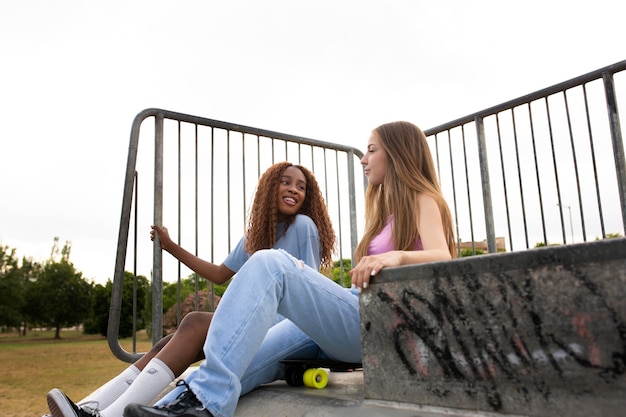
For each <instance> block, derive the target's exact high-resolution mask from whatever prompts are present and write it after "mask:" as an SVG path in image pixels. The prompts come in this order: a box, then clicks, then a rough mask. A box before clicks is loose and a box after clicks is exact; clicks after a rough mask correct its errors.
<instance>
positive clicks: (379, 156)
mask: <svg viewBox="0 0 626 417" xmlns="http://www.w3.org/2000/svg"><path fill="white" fill-rule="evenodd" d="M361 165H363V171H364V173H365V176H366V177H367V180H368V181H369V183H370V184H372V185H380V184H382V183H383V181H384V179H385V172H387V152H386V151H385V149H384V148H383V146H382V145H381V143H380V138H379V137H378V135H377V134H376V133H375V132H372V135H371V136H370V139H369V142H368V143H367V149H366V150H365V155H363V158H361Z"/></svg>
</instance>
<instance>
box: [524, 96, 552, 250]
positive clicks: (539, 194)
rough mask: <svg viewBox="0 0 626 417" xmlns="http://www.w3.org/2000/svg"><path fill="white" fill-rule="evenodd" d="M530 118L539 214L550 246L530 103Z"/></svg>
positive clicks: (545, 239) (546, 241) (544, 236)
mask: <svg viewBox="0 0 626 417" xmlns="http://www.w3.org/2000/svg"><path fill="white" fill-rule="evenodd" d="M528 117H529V122H530V137H531V140H532V143H533V157H534V161H535V176H536V178H537V194H538V196H539V213H540V214H541V227H542V229H543V243H544V244H545V245H547V244H548V235H547V233H546V221H545V217H544V213H543V201H542V197H541V179H540V176H539V164H538V163H537V145H536V141H535V124H534V122H533V111H532V108H531V107H530V103H528Z"/></svg>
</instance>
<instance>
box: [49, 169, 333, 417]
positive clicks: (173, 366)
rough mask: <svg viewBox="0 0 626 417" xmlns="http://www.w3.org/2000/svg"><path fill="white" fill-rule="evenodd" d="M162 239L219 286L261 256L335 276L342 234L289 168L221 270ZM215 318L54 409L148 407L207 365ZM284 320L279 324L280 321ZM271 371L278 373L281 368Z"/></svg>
mask: <svg viewBox="0 0 626 417" xmlns="http://www.w3.org/2000/svg"><path fill="white" fill-rule="evenodd" d="M155 232H156V235H157V236H158V240H159V241H160V243H161V248H162V249H163V250H165V251H167V252H169V253H170V254H172V255H173V256H174V257H175V258H177V259H178V260H179V261H180V262H182V263H184V264H185V265H187V266H188V267H189V268H191V269H192V270H193V271H195V272H196V273H198V275H200V276H202V277H204V278H206V279H207V280H209V281H211V282H214V283H216V284H222V283H224V282H226V281H227V280H228V279H230V278H231V277H232V276H233V275H235V273H236V272H237V271H238V270H239V269H240V268H241V267H242V266H243V265H244V264H245V263H246V261H247V260H248V258H249V257H250V256H251V255H252V254H254V253H255V252H257V251H259V250H261V249H271V248H274V249H280V250H284V251H285V252H288V253H289V254H291V255H292V256H293V257H295V258H297V259H299V260H301V261H302V262H304V263H305V264H306V265H308V266H310V267H311V268H314V269H316V270H317V269H320V268H321V269H322V270H329V269H330V267H331V266H332V258H331V257H332V254H333V252H334V245H335V232H334V230H333V227H332V224H331V221H330V217H329V215H328V211H327V209H326V203H325V201H324V198H323V196H322V193H321V191H320V189H319V186H318V183H317V181H316V180H315V177H314V175H313V174H312V173H311V172H310V171H309V170H308V169H306V168H304V167H302V166H300V165H293V164H291V163H289V162H281V163H277V164H274V165H272V166H271V167H270V168H268V169H267V170H266V171H265V173H264V174H263V175H262V176H261V178H260V179H259V182H258V185H257V190H256V193H255V197H254V201H253V204H252V207H251V208H250V212H249V215H248V221H247V225H246V234H245V236H244V237H242V238H241V240H240V241H239V243H238V245H237V246H236V247H235V249H234V250H233V251H232V252H231V253H230V254H229V255H228V257H227V258H226V259H225V260H224V262H223V263H222V264H221V265H216V264H213V263H211V262H208V261H205V260H203V259H200V258H199V257H197V256H195V255H193V254H192V253H190V252H188V251H187V250H185V249H183V248H182V247H180V246H179V245H178V244H176V243H175V242H173V241H172V239H171V238H170V236H169V234H168V231H167V228H165V227H159V226H156V225H155V226H152V231H151V232H150V236H151V239H153V240H154V238H155ZM235 279H237V278H235ZM242 279H243V278H242ZM212 317H213V313H210V312H202V311H195V312H192V313H189V314H187V315H186V316H185V317H184V318H183V320H182V321H181V323H180V326H179V328H178V330H177V331H176V332H175V333H174V334H173V335H170V336H168V337H165V338H164V339H162V340H161V341H160V342H159V343H157V344H156V345H155V346H154V347H153V348H152V349H151V350H150V351H149V352H148V353H146V355H144V356H143V357H142V358H141V359H139V360H138V361H137V362H136V363H135V364H133V365H131V366H129V367H128V368H127V369H126V370H124V371H123V372H122V373H121V374H119V375H118V376H117V377H115V378H113V379H112V380H110V381H109V382H108V383H106V384H105V385H103V386H102V387H100V388H99V389H98V390H97V391H95V392H94V393H92V394H90V395H89V396H88V397H86V398H85V399H83V400H82V401H80V402H79V403H78V404H74V403H73V402H72V401H71V400H70V399H69V398H68V397H67V396H66V395H65V394H64V393H63V392H62V391H60V390H59V389H56V388H55V389H53V390H51V391H50V392H49V393H48V406H49V408H50V411H51V413H52V416H53V417H87V416H96V415H99V416H100V417H121V416H122V412H123V410H124V407H125V406H126V405H127V404H128V403H131V402H132V403H142V404H148V403H149V402H150V400H152V399H153V398H154V397H155V396H156V395H158V394H159V393H160V392H161V391H162V390H163V389H164V388H166V387H167V386H168V385H169V384H170V383H171V382H172V381H173V380H174V379H175V378H176V377H178V376H179V375H180V374H182V372H183V371H184V370H185V369H186V368H187V367H188V366H189V365H191V364H192V363H194V362H197V361H198V360H201V359H203V358H204V355H203V351H202V346H203V343H204V340H205V338H206V335H207V332H208V329H209V325H210V323H211V319H212ZM281 319H282V317H280V316H277V318H276V321H277V322H280V321H281ZM260 365H264V364H263V363H260ZM265 365H266V367H267V368H271V367H276V366H277V363H267V364H265ZM257 367H258V365H257ZM131 383H132V385H131Z"/></svg>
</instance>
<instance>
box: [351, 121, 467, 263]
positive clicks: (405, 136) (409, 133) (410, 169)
mask: <svg viewBox="0 0 626 417" xmlns="http://www.w3.org/2000/svg"><path fill="white" fill-rule="evenodd" d="M374 133H375V134H376V135H378V137H379V138H380V143H381V146H382V147H383V149H384V150H385V152H386V153H387V170H386V172H385V178H384V180H383V183H382V184H379V185H372V184H369V185H368V187H367V191H366V192H365V233H364V234H363V237H362V238H361V241H360V242H359V244H358V246H357V248H356V250H355V252H354V258H355V262H358V261H359V260H360V259H361V258H362V257H363V256H365V255H367V250H368V247H369V244H370V242H371V241H372V239H373V238H374V237H375V236H376V235H378V234H379V233H380V232H381V231H382V229H383V228H384V227H385V224H386V222H387V219H388V217H389V216H390V215H392V214H393V222H394V225H393V229H392V236H393V243H394V248H395V249H396V250H413V248H414V246H415V239H416V238H417V237H419V236H420V232H419V228H418V219H419V214H420V213H419V210H420V207H419V203H418V197H419V195H420V194H426V195H429V196H431V197H432V198H433V199H434V200H435V201H436V202H437V205H438V206H439V211H440V212H441V220H442V222H443V230H444V233H445V234H446V240H447V242H448V250H449V251H450V255H451V256H452V257H453V258H454V257H456V254H457V252H456V244H455V240H454V228H453V225H452V216H451V215H450V209H449V208H448V204H447V203H446V201H445V199H444V198H443V194H442V192H441V188H440V187H439V180H438V179H437V173H436V171H435V164H434V163H433V158H432V155H431V153H430V149H429V148H428V143H427V142H426V136H425V135H424V133H423V132H422V131H421V130H420V128H419V127H417V126H415V125H414V124H412V123H409V122H393V123H387V124H384V125H381V126H379V127H377V128H376V129H374Z"/></svg>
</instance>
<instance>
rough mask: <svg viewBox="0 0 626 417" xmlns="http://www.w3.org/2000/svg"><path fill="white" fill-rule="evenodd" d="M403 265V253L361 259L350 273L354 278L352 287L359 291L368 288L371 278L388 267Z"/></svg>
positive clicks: (396, 252)
mask: <svg viewBox="0 0 626 417" xmlns="http://www.w3.org/2000/svg"><path fill="white" fill-rule="evenodd" d="M401 263H402V251H391V252H386V253H381V254H379V255H369V256H364V257H362V258H361V260H360V261H359V263H358V264H357V265H356V266H355V267H354V268H352V269H351V270H350V272H348V273H349V274H350V275H351V276H352V286H353V287H357V288H358V289H359V291H361V289H362V288H367V286H368V285H369V282H370V278H371V277H373V276H375V275H376V274H377V273H378V272H379V271H380V270H381V269H383V268H384V267H387V266H398V265H401Z"/></svg>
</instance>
